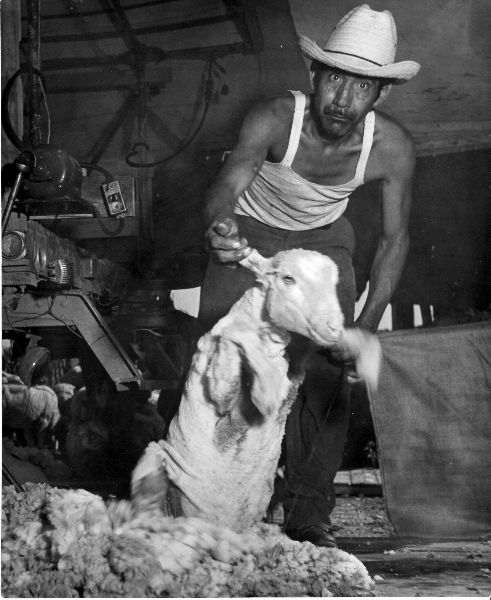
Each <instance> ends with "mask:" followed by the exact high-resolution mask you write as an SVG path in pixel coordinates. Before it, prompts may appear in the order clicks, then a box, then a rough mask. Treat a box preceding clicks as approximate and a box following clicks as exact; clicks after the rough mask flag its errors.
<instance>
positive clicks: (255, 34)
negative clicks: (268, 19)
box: [224, 0, 264, 52]
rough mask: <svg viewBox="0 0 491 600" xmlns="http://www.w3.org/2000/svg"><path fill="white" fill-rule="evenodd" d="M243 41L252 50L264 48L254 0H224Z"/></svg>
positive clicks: (258, 50)
mask: <svg viewBox="0 0 491 600" xmlns="http://www.w3.org/2000/svg"><path fill="white" fill-rule="evenodd" d="M224 1H225V4H226V6H227V10H228V11H229V14H230V16H231V18H232V20H233V22H234V24H235V26H236V28H237V31H238V32H239V34H240V35H241V37H242V39H243V40H244V43H245V44H247V45H249V46H250V47H251V49H252V50H254V52H260V51H261V50H263V49H264V37H263V33H262V30H261V26H260V24H259V19H258V17H257V2H256V0H224Z"/></svg>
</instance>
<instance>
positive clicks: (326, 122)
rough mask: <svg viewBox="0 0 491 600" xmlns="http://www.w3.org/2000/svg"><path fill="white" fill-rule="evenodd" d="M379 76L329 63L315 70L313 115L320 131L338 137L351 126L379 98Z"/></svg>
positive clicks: (353, 126)
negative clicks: (339, 67)
mask: <svg viewBox="0 0 491 600" xmlns="http://www.w3.org/2000/svg"><path fill="white" fill-rule="evenodd" d="M380 86H381V83H380V80H378V79H375V78H371V77H362V76H359V75H352V74H350V73H346V72H345V71H340V70H338V69H334V68H331V67H327V66H326V67H323V68H322V69H321V70H318V71H316V72H315V74H314V89H315V112H316V114H315V118H316V123H317V125H318V127H319V130H320V133H321V134H322V135H324V136H325V137H327V138H331V139H340V138H343V137H344V136H346V135H348V134H349V133H350V132H351V131H353V130H354V128H355V126H356V124H357V123H358V122H359V121H360V120H361V119H363V118H364V117H365V115H366V114H367V113H368V112H369V111H370V110H371V109H372V107H373V105H374V103H375V101H376V100H377V99H378V96H379V90H380Z"/></svg>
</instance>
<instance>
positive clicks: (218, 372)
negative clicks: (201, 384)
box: [205, 336, 241, 415]
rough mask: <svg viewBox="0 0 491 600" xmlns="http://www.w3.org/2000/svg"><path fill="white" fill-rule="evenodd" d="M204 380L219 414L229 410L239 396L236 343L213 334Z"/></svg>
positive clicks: (239, 363) (239, 362)
mask: <svg viewBox="0 0 491 600" xmlns="http://www.w3.org/2000/svg"><path fill="white" fill-rule="evenodd" d="M211 344H212V346H211V347H212V350H211V352H210V359H209V361H208V365H207V369H206V373H205V381H206V382H207V385H208V395H209V398H210V400H211V401H212V402H213V403H214V404H215V406H216V409H217V412H218V413H219V414H221V415H223V414H225V413H227V412H229V411H230V409H231V408H232V406H233V405H234V404H235V402H236V401H237V399H238V397H239V391H240V376H241V358H240V353H239V349H238V348H237V344H235V343H234V342H233V341H231V340H228V339H226V338H223V337H219V336H214V337H213V338H212V340H211Z"/></svg>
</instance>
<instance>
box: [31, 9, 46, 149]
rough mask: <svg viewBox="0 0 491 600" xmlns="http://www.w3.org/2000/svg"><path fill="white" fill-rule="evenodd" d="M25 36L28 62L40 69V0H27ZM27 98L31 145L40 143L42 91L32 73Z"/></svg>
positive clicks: (37, 79)
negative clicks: (27, 43) (28, 96)
mask: <svg viewBox="0 0 491 600" xmlns="http://www.w3.org/2000/svg"><path fill="white" fill-rule="evenodd" d="M27 37H28V41H29V46H28V52H29V63H30V65H31V66H32V67H34V68H35V69H38V71H40V70H41V0H27ZM30 89H31V93H30V98H29V107H28V108H29V141H30V143H31V144H32V145H34V146H37V145H39V144H42V143H43V141H46V140H43V131H42V115H41V102H42V99H43V91H42V89H41V81H40V80H39V78H38V76H37V75H34V73H31V74H30Z"/></svg>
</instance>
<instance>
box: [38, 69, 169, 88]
mask: <svg viewBox="0 0 491 600" xmlns="http://www.w3.org/2000/svg"><path fill="white" fill-rule="evenodd" d="M170 81H172V69H170V68H163V69H161V70H160V73H158V75H154V76H152V77H146V78H145V81H144V85H145V87H146V88H155V89H157V88H159V87H161V86H163V85H165V84H166V83H169V82H170ZM136 86H137V82H136V80H135V75H134V74H132V73H131V72H128V73H125V74H124V75H122V74H121V73H106V72H94V71H86V72H83V71H82V72H78V73H77V75H72V76H66V75H50V78H49V86H48V89H47V92H48V93H49V94H73V93H83V92H102V91H111V90H114V91H116V90H130V89H131V90H134V89H135V88H136Z"/></svg>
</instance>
